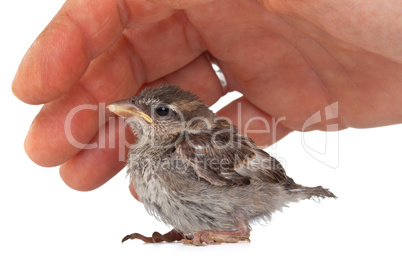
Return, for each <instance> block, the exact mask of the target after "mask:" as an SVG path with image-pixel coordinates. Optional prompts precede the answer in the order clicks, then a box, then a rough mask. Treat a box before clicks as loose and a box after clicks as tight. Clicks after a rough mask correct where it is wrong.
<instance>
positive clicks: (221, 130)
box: [108, 85, 335, 245]
mask: <svg viewBox="0 0 402 271" xmlns="http://www.w3.org/2000/svg"><path fill="white" fill-rule="evenodd" d="M108 109H109V110H110V111H112V112H114V113H115V114H117V115H118V116H120V117H122V118H124V119H125V120H126V122H127V123H128V124H129V125H130V127H131V129H132V131H133V132H134V133H135V134H136V135H137V142H136V143H135V144H134V145H132V147H131V148H130V151H129V154H128V173H129V174H130V181H131V182H132V184H133V186H134V187H135V189H136V192H137V194H138V198H139V200H140V201H141V202H142V203H143V204H144V206H145V208H146V209H147V211H148V212H149V213H150V214H153V215H154V216H155V217H157V218H158V219H160V220H162V221H163V222H165V223H166V224H168V225H171V226H172V227H173V230H172V231H171V232H169V233H167V234H164V235H162V234H159V233H157V232H155V233H154V234H153V236H152V237H145V236H143V235H140V234H137V233H134V234H131V235H127V236H126V237H124V239H123V242H124V241H126V240H128V239H141V240H143V241H144V242H147V243H153V242H162V241H167V242H172V241H178V240H181V241H182V242H183V243H185V244H191V245H202V244H204V243H206V244H217V243H235V242H238V241H244V240H247V241H249V236H250V227H249V223H250V222H253V221H258V220H269V219H270V217H271V214H272V213H273V212H275V211H277V210H281V209H282V208H283V207H285V206H286V204H287V203H290V202H297V201H299V200H302V199H309V198H311V197H321V198H325V197H332V198H335V195H334V194H332V193H331V192H330V191H328V190H327V189H324V188H322V187H321V186H318V187H304V186H302V185H299V184H296V183H295V182H294V181H293V180H292V179H291V178H289V177H288V176H287V175H286V173H285V171H284V169H283V167H282V166H281V164H280V163H279V162H278V161H277V160H276V159H275V158H273V157H271V156H270V155H269V154H267V153H266V152H264V151H263V150H261V149H259V148H258V147H257V146H256V145H255V144H254V142H253V141H252V140H251V139H250V138H248V137H246V136H244V135H242V134H241V133H240V132H239V131H238V129H237V127H235V126H234V125H232V124H231V123H229V122H228V121H227V120H224V119H220V118H218V117H217V116H216V115H215V114H214V113H213V112H212V111H211V110H209V108H208V107H207V106H206V105H205V104H204V103H203V102H202V101H201V100H200V99H199V98H198V97H197V96H195V95H194V94H192V93H190V92H188V91H184V90H182V89H180V88H179V87H178V86H175V85H162V86H159V87H156V88H146V89H144V90H143V91H142V92H141V93H140V94H139V95H137V96H136V97H133V98H131V99H127V100H122V101H118V102H115V103H112V104H110V105H109V106H108Z"/></svg>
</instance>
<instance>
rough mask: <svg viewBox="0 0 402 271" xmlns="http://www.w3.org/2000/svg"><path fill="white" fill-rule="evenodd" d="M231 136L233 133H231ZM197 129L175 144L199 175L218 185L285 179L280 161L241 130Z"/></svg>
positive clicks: (274, 181)
mask: <svg viewBox="0 0 402 271" xmlns="http://www.w3.org/2000/svg"><path fill="white" fill-rule="evenodd" d="M232 137H233V136H232ZM234 137H235V138H230V135H228V134H225V133H221V134H218V135H216V134H210V133H205V134H204V133H200V134H196V135H189V136H187V138H186V140H183V141H181V142H180V143H179V144H177V146H176V151H177V155H178V156H179V157H181V158H182V159H183V160H184V161H186V162H187V163H189V164H190V165H191V166H192V167H193V168H194V171H195V173H196V174H197V175H198V177H199V178H203V179H205V180H206V181H208V182H209V183H211V184H213V185H217V186H226V185H247V184H250V181H251V180H254V181H266V182H271V183H281V182H284V181H285V180H286V179H287V176H286V173H285V171H284V169H283V168H282V166H281V164H280V163H279V162H278V161H277V160H276V159H275V158H273V157H271V156H270V155H269V154H267V153H266V152H264V151H262V150H261V149H259V148H258V147H256V146H255V145H254V143H253V142H252V140H251V139H249V138H247V137H244V136H243V135H241V134H240V133H238V134H235V135H234Z"/></svg>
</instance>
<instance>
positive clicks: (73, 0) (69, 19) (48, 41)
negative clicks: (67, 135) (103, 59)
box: [12, 0, 173, 104]
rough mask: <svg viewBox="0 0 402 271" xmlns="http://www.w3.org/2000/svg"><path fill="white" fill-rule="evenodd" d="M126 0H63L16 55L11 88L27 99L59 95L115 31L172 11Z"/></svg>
mask: <svg viewBox="0 0 402 271" xmlns="http://www.w3.org/2000/svg"><path fill="white" fill-rule="evenodd" d="M126 2H130V3H129V4H128V3H127V4H125V3H126ZM126 2H124V1H121V0H100V1H80V0H67V1H66V3H65V4H64V5H63V7H62V8H61V10H60V11H59V12H58V13H57V15H56V16H55V17H54V18H53V20H52V21H51V22H50V23H49V25H48V26H47V27H46V28H45V30H44V31H43V32H42V33H41V34H40V35H39V36H38V38H37V39H36V40H35V42H34V43H33V44H32V46H31V48H30V49H29V50H28V52H27V53H26V55H25V56H24V58H23V60H22V61H21V64H20V66H19V68H18V71H17V73H16V75H15V78H14V81H13V86H12V88H13V92H14V94H15V95H16V96H17V97H18V98H19V99H21V100H22V101H24V102H26V103H30V104H41V103H47V102H49V101H52V100H54V99H56V98H58V97H60V96H62V95H63V94H64V93H66V92H67V91H68V90H70V89H71V88H72V87H73V86H74V85H75V84H76V83H77V82H78V81H79V80H80V78H81V77H82V76H83V74H84V73H85V71H86V69H87V68H88V65H89V63H90V62H91V60H92V59H94V58H96V57H97V56H99V55H100V54H101V53H103V52H104V51H106V50H107V49H108V48H110V47H111V46H112V45H113V44H114V43H115V42H116V41H117V40H118V39H119V38H120V37H121V35H122V33H123V30H124V28H125V27H126V26H129V27H134V26H136V25H141V24H148V23H152V22H157V21H160V20H162V19H164V18H166V17H168V16H170V15H171V14H172V12H173V11H172V10H171V9H169V8H167V7H162V6H159V5H156V4H152V3H150V2H148V1H145V0H127V1H126ZM133 18H135V20H134V19H133Z"/></svg>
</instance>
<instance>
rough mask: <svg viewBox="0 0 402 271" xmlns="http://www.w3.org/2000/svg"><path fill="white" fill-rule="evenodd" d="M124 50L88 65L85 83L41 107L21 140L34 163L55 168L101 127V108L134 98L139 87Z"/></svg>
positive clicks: (123, 46)
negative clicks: (124, 99) (23, 139)
mask: <svg viewBox="0 0 402 271" xmlns="http://www.w3.org/2000/svg"><path fill="white" fill-rule="evenodd" d="M127 46H128V44H127V42H120V43H119V44H117V45H116V46H115V48H113V50H111V51H110V52H109V54H105V55H103V56H102V57H101V58H99V59H97V60H96V61H94V62H93V66H92V64H91V67H90V69H89V70H88V73H87V74H86V76H85V78H86V79H85V78H84V79H83V82H82V83H81V84H78V85H77V86H76V87H74V88H73V89H72V91H70V93H69V95H64V96H62V97H61V98H59V99H57V100H55V101H53V102H50V103H47V104H45V105H44V106H43V108H42V110H41V111H40V113H39V114H38V116H37V117H36V118H35V120H34V121H33V123H32V125H31V128H30V130H29V132H28V135H27V137H26V139H25V151H26V153H27V154H28V156H29V157H30V158H31V159H32V160H33V161H34V162H35V163H37V164H39V165H41V166H56V165H60V164H62V163H64V162H65V161H67V160H68V159H69V158H71V157H72V156H73V155H75V154H76V153H78V152H79V151H80V149H81V148H82V146H85V145H86V144H87V143H88V142H89V141H90V140H91V139H92V138H93V137H94V136H95V135H96V134H97V132H98V130H99V128H100V127H102V126H103V125H104V124H105V121H106V120H107V118H106V116H105V113H106V114H108V111H107V110H106V111H105V105H107V104H108V103H110V102H112V101H115V100H120V99H123V98H125V97H128V96H134V95H135V93H136V91H138V89H139V87H140V85H141V84H142V83H141V82H140V83H138V82H137V81H138V80H141V78H135V76H133V74H134V73H133V72H132V70H131V68H132V67H133V64H132V63H130V60H129V59H130V58H129V56H128V53H127V50H126V49H127ZM112 60H113V61H112ZM88 81H90V82H91V83H88ZM88 88H89V89H88ZM99 101H104V104H103V105H101V104H99ZM101 109H103V111H102V110H101ZM76 143H78V144H76Z"/></svg>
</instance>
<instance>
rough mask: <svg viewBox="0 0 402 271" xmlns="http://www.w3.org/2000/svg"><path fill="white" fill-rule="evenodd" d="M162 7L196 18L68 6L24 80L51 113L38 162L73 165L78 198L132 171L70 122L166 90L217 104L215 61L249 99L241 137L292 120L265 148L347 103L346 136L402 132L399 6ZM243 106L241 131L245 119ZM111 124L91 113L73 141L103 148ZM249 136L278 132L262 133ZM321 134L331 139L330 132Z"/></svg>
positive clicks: (113, 5) (30, 139) (35, 143)
mask: <svg viewBox="0 0 402 271" xmlns="http://www.w3.org/2000/svg"><path fill="white" fill-rule="evenodd" d="M153 2H161V3H167V4H170V5H172V6H173V7H175V8H185V9H183V10H174V9H171V8H170V7H165V6H160V5H158V4H157V3H150V2H148V1H145V0H126V1H114V0H103V1H97V2H96V3H93V2H90V1H76V0H68V1H67V2H66V3H65V5H64V6H63V8H62V9H61V10H60V12H59V13H58V14H57V15H56V17H55V18H54V19H53V20H52V22H51V23H50V24H49V25H48V27H47V28H46V29H45V30H44V31H43V33H42V34H41V35H40V36H39V37H38V39H37V40H36V41H35V43H34V44H33V45H32V47H31V48H30V50H29V51H28V52H27V54H26V56H25V57H24V59H23V61H22V63H21V66H20V68H19V70H18V72H17V74H16V77H15V79H14V83H13V91H14V93H15V94H16V95H17V97H19V98H20V99H21V100H22V101H24V102H27V103H32V104H41V103H44V106H43V108H42V110H41V112H40V113H39V114H38V116H37V117H36V118H35V120H34V121H33V124H32V126H31V129H30V131H29V133H28V135H27V138H26V142H25V148H26V152H27V154H28V155H29V156H30V157H31V159H32V160H33V161H35V162H36V163H38V164H39V165H42V166H56V165H62V166H61V167H60V174H61V176H62V178H63V179H64V181H65V182H66V183H67V184H68V185H69V186H71V187H73V188H75V189H78V190H90V189H94V188H96V187H98V186H100V185H102V184H103V183H105V182H106V181H107V180H109V179H110V178H111V177H112V176H114V175H115V174H116V173H117V172H118V171H120V170H121V168H123V167H124V162H120V161H119V159H118V158H117V157H118V151H119V149H118V148H95V149H89V150H81V149H80V148H77V147H75V146H73V145H72V144H71V143H70V142H69V141H68V139H67V138H66V135H65V127H64V122H65V119H66V116H67V115H68V113H69V112H70V111H71V110H72V109H73V108H75V107H76V106H78V105H82V104H90V105H96V106H98V105H99V103H100V102H104V103H106V104H108V103H110V102H113V101H115V100H119V99H123V98H127V97H130V96H134V95H135V94H136V93H137V92H138V91H139V90H140V89H141V88H142V87H143V85H146V84H153V85H154V84H160V83H166V82H171V83H175V84H178V85H180V86H181V87H182V88H184V89H189V90H192V91H195V92H196V94H197V95H198V96H200V97H201V98H202V99H203V100H205V101H206V102H207V103H208V104H212V103H213V102H215V101H216V100H217V99H219V98H220V97H221V96H222V95H224V94H225V93H223V91H222V88H221V86H220V84H219V81H218V80H217V78H216V76H215V74H214V72H213V71H212V69H211V67H210V64H209V62H208V61H207V60H206V58H205V56H204V55H203V52H204V51H206V50H208V51H210V52H211V53H212V54H213V55H214V56H215V57H216V58H217V59H218V61H219V64H220V66H221V68H222V70H223V72H224V73H225V76H226V78H227V80H228V89H229V90H234V89H235V90H238V91H240V92H242V93H243V94H244V96H243V97H242V98H240V99H239V100H237V101H235V102H233V103H232V104H230V105H228V106H227V107H226V108H224V109H223V110H221V112H220V113H219V114H220V115H221V116H227V117H230V118H232V119H233V121H234V123H236V124H239V128H240V129H244V128H245V127H244V125H245V124H246V123H247V121H248V120H249V119H251V118H252V117H254V116H262V117H264V118H266V119H267V120H268V121H271V120H272V118H271V117H275V118H276V119H279V118H281V117H285V118H286V119H285V120H283V121H281V122H279V123H278V124H277V125H276V134H275V137H267V136H266V135H261V134H256V135H255V136H254V139H255V140H256V142H257V144H259V145H263V144H272V143H273V140H279V139H280V138H281V137H283V136H285V135H286V134H287V133H289V132H291V131H293V130H301V129H302V127H303V124H304V122H305V121H306V119H308V117H310V116H311V115H312V114H313V113H315V112H317V111H319V110H322V109H323V108H325V107H326V106H328V105H330V104H332V103H333V102H339V115H338V122H339V128H346V127H361V128H364V127H374V126H381V125H389V124H394V123H400V122H401V119H402V109H401V106H400V104H401V102H402V93H401V92H400V89H401V86H402V82H401V80H400V78H402V76H401V75H402V65H401V62H402V49H401V47H400V44H401V41H402V35H401V34H400V31H399V30H400V28H401V26H402V21H401V20H400V19H399V18H401V16H400V15H401V13H402V7H401V6H400V5H399V4H398V3H397V2H393V1H386V2H384V1H383V2H378V1H372V0H369V1H364V3H363V2H361V3H360V2H358V3H356V2H353V3H350V2H349V1H342V2H339V1H337V2H333V3H332V2H331V3H328V1H318V0H317V1H309V2H297V1H296V2H291V3H290V2H283V1H263V0H261V1H260V2H261V3H258V2H256V1H251V0H250V1H241V0H237V1H236V0H231V1H225V0H216V1H212V2H211V1H204V0H197V1H185V0H181V1H180V0H177V1H162V0H160V1H157V0H154V1H153ZM203 2H209V3H206V4H203ZM122 3H124V4H122ZM238 103H241V105H242V106H241V108H242V110H241V112H240V113H241V114H240V116H239V118H240V119H241V120H242V121H241V123H238V121H239V119H237V118H235V117H237V113H238V112H237V109H238V107H237V104H238ZM107 120H108V118H105V120H102V119H101V120H99V114H98V112H96V111H93V110H83V111H80V112H79V113H77V114H76V115H75V116H74V119H73V121H72V126H71V132H72V134H73V135H74V138H76V139H77V141H79V142H81V143H92V142H97V140H98V138H99V136H98V132H99V127H100V125H99V124H101V125H103V124H105V131H101V133H105V134H106V135H109V133H108V131H109V130H114V129H112V128H114V127H109V124H108V123H107ZM99 121H100V123H99ZM103 122H105V123H103ZM248 128H250V129H254V130H255V129H265V128H266V127H265V126H264V124H263V123H261V122H255V123H253V125H250V126H249V127H248ZM311 128H314V129H322V130H325V129H326V123H325V122H320V123H317V124H315V125H314V126H312V127H311ZM121 136H122V137H124V135H121ZM116 140H118V139H116ZM99 165H102V167H100V166H99ZM105 165H107V166H105Z"/></svg>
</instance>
